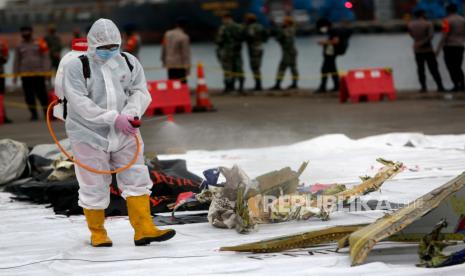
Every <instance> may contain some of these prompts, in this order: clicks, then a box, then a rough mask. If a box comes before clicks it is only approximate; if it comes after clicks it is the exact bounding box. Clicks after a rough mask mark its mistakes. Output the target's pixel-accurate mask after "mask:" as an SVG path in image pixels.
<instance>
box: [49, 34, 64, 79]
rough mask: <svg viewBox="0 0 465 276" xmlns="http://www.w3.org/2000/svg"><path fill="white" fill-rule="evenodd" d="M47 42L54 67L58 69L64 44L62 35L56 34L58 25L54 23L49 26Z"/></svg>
mask: <svg viewBox="0 0 465 276" xmlns="http://www.w3.org/2000/svg"><path fill="white" fill-rule="evenodd" d="M45 42H47V46H48V49H49V55H50V62H51V65H52V68H53V70H54V71H56V70H57V69H58V64H60V59H61V50H62V49H63V45H62V44H61V40H60V37H59V36H58V35H57V34H56V27H55V26H54V25H50V26H49V27H48V35H47V36H45Z"/></svg>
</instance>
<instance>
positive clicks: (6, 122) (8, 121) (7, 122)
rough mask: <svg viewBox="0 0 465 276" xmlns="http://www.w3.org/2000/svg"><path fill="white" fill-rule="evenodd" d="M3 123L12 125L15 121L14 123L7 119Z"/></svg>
mask: <svg viewBox="0 0 465 276" xmlns="http://www.w3.org/2000/svg"><path fill="white" fill-rule="evenodd" d="M3 123H5V124H12V123H13V121H12V120H11V119H10V118H8V117H5V119H4V120H3Z"/></svg>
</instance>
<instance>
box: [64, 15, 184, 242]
mask: <svg viewBox="0 0 465 276" xmlns="http://www.w3.org/2000/svg"><path fill="white" fill-rule="evenodd" d="M87 42H88V50H87V54H86V56H87V60H88V69H90V74H88V75H87V76H88V78H86V77H85V73H84V71H83V67H84V62H82V60H80V58H74V59H72V60H70V61H68V62H67V64H66V65H65V68H64V74H63V75H64V76H63V91H64V96H65V98H66V100H67V113H68V114H67V118H66V133H67V135H68V137H69V139H70V141H71V144H72V151H73V154H74V156H75V158H76V159H78V160H79V161H80V162H81V163H83V164H86V165H87V166H89V167H92V168H94V169H96V170H113V169H117V168H120V167H122V166H125V165H126V164H128V163H129V162H130V161H131V160H132V159H133V158H134V154H135V152H136V148H137V146H136V142H135V139H134V135H137V137H138V139H139V140H140V141H141V151H140V152H139V158H138V160H137V162H136V164H134V165H133V166H132V167H131V168H129V169H127V170H125V171H122V172H120V173H117V174H116V179H117V183H118V187H119V188H120V190H121V191H122V196H123V198H125V199H126V202H127V208H128V215H129V221H130V223H131V225H132V227H133V228H134V232H135V234H134V243H135V245H147V244H149V243H150V242H153V241H165V240H168V239H170V238H172V237H173V236H174V235H175V234H176V232H175V231H174V230H172V229H167V230H160V229H158V228H157V227H156V226H155V225H154V224H153V221H152V217H151V214H150V203H149V195H150V188H151V187H152V181H151V179H150V176H149V172H148V169H147V167H146V166H145V165H144V158H143V143H142V138H141V137H140V135H139V133H138V130H137V129H135V128H134V127H133V126H132V125H131V123H130V121H132V120H133V119H134V117H139V118H140V117H141V116H142V115H143V114H144V112H145V110H146V108H147V107H148V105H149V104H150V102H151V97H150V94H149V92H148V91H147V84H146V80H145V76H144V70H143V68H142V66H141V64H140V63H139V61H138V60H137V59H136V58H135V57H134V56H132V55H131V54H128V53H124V54H122V53H121V52H120V46H121V34H120V32H119V30H118V28H117V27H116V25H115V24H114V23H113V22H112V21H111V20H108V19H99V20H97V21H96V22H95V23H94V24H93V25H92V27H91V29H90V30H89V33H88V35H87ZM126 58H127V60H125V59H126ZM129 65H131V66H132V68H131V67H129ZM75 170H76V176H77V179H78V181H79V206H81V207H82V208H83V209H84V215H85V217H86V220H87V224H88V228H89V230H90V232H91V244H92V245H93V246H96V247H99V246H112V241H111V240H110V238H109V237H108V236H107V232H106V230H105V228H104V220H105V214H104V210H105V208H107V207H108V205H109V203H110V187H109V185H110V183H111V175H102V174H96V173H93V172H91V171H88V170H86V169H83V168H80V167H79V166H75Z"/></svg>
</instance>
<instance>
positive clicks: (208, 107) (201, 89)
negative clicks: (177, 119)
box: [193, 62, 215, 112]
mask: <svg viewBox="0 0 465 276" xmlns="http://www.w3.org/2000/svg"><path fill="white" fill-rule="evenodd" d="M196 96H197V104H196V106H195V107H194V109H193V111H194V112H206V111H215V108H214V107H213V105H212V103H211V102H210V97H209V96H208V87H207V83H206V82H205V74H204V72H203V64H202V63H201V62H199V63H198V64H197V90H196Z"/></svg>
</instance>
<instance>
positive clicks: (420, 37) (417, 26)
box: [408, 9, 444, 93]
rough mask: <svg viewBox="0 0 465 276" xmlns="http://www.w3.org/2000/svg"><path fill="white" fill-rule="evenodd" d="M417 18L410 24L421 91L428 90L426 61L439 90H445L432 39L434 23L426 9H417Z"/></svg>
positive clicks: (409, 28)
mask: <svg viewBox="0 0 465 276" xmlns="http://www.w3.org/2000/svg"><path fill="white" fill-rule="evenodd" d="M415 17H416V19H415V20H412V21H411V22H410V23H409V24H408V30H409V34H410V36H411V37H412V38H413V41H414V43H413V51H414V52H415V61H416V63H417V69H418V79H419V80H420V85H421V90H420V92H422V93H425V92H427V86H426V75H425V63H426V64H427V65H428V68H429V71H430V73H431V75H432V76H433V79H434V81H435V82H436V85H437V89H438V92H443V91H444V87H443V85H442V80H441V75H440V74H439V70H438V62H437V60H436V55H435V54H434V50H433V44H432V39H433V36H434V26H433V23H432V22H431V21H429V20H427V19H426V16H425V11H424V10H421V9H419V10H417V11H415Z"/></svg>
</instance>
